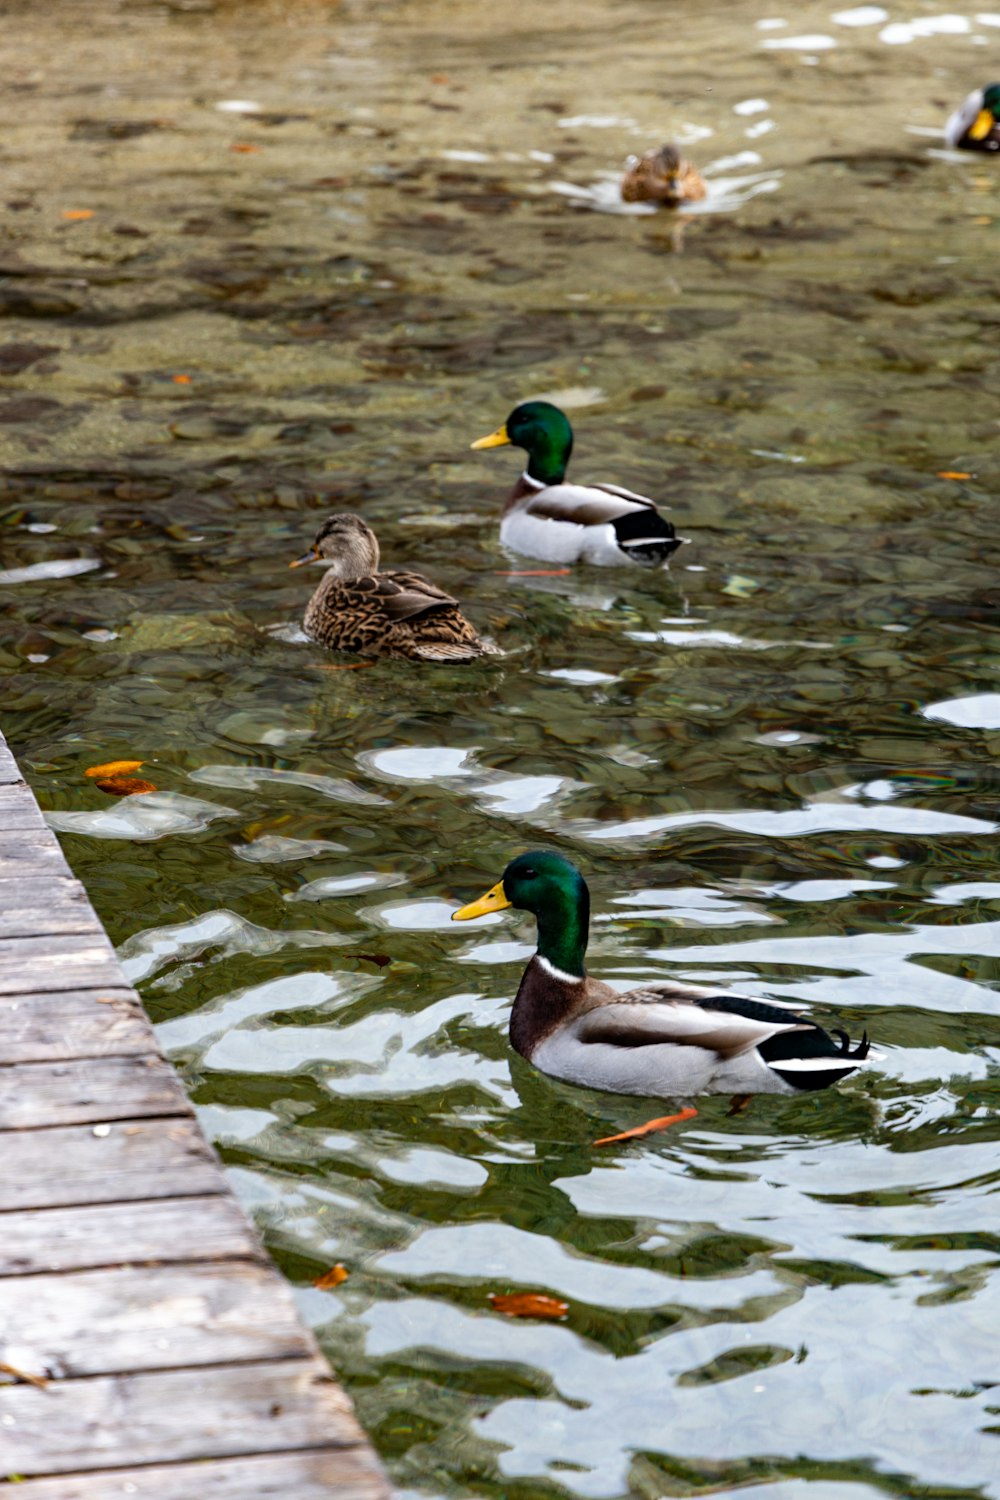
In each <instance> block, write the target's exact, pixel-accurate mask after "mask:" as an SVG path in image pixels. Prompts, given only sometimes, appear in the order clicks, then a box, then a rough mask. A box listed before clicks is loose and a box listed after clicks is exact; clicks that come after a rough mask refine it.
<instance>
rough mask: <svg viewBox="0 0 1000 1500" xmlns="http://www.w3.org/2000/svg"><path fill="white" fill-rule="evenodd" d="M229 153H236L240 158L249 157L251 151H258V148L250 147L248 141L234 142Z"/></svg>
mask: <svg viewBox="0 0 1000 1500" xmlns="http://www.w3.org/2000/svg"><path fill="white" fill-rule="evenodd" d="M229 149H230V151H238V152H239V153H240V155H241V156H249V155H250V154H251V152H253V151H259V150H260V147H259V146H251V144H250V142H249V141H234V142H233V144H232V145H231V146H230V148H229Z"/></svg>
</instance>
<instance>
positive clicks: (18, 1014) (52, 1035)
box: [0, 894, 155, 1063]
mask: <svg viewBox="0 0 1000 1500" xmlns="http://www.w3.org/2000/svg"><path fill="white" fill-rule="evenodd" d="M2 899H3V898H2V894H0V901H2ZM120 983H121V980H119V984H120ZM154 1046H155V1043H154V1042H153V1041H152V1039H151V1032H150V1026H149V1022H148V1021H147V1019H146V1016H145V1012H144V1011H143V1009H142V1006H141V1005H140V1004H139V1000H138V997H137V996H136V995H135V993H134V992H133V991H132V990H125V989H111V988H108V989H98V990H59V991H57V992H56V993H55V994H52V995H18V996H9V997H7V998H5V999H0V1062H3V1063H21V1062H57V1061H58V1060H59V1059H60V1058H69V1057H113V1056H117V1057H125V1056H128V1055H130V1054H135V1053H140V1052H145V1053H148V1052H149V1051H150V1050H151V1048H152V1047H154Z"/></svg>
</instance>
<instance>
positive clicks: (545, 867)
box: [451, 852, 868, 1145]
mask: <svg viewBox="0 0 1000 1500" xmlns="http://www.w3.org/2000/svg"><path fill="white" fill-rule="evenodd" d="M505 906H515V907H517V908H518V909H519V910H521V911H530V912H533V913H534V915H535V917H536V918H537V921H538V951H537V952H536V953H535V955H534V957H533V958H532V959H531V961H530V962H529V964H528V967H527V968H526V969H525V971H524V974H523V976H522V978H521V984H520V988H519V989H518V992H517V997H516V999H515V1000H514V1008H513V1010H512V1011H511V1015H510V1040H511V1045H512V1046H513V1047H514V1048H515V1049H516V1051H518V1052H520V1053H521V1055H522V1057H526V1058H527V1059H528V1061H529V1062H531V1063H534V1065H535V1067H536V1068H541V1070H542V1072H543V1073H551V1074H552V1076H553V1077H554V1078H562V1079H564V1080H565V1081H566V1082H567V1083H576V1084H581V1085H583V1086H584V1087H586V1088H593V1089H606V1090H608V1091H610V1092H612V1093H616V1094H654V1095H656V1094H660V1095H675V1096H676V1095H681V1096H683V1095H691V1094H728V1093H734V1094H797V1093H800V1092H803V1091H806V1090H810V1089H824V1088H826V1087H827V1086H828V1085H829V1084H831V1083H836V1082H838V1080H839V1079H841V1078H846V1077H847V1075H848V1074H849V1073H852V1072H853V1071H854V1070H855V1068H857V1067H858V1066H859V1064H860V1063H862V1062H863V1061H864V1059H865V1058H866V1057H867V1055H868V1037H867V1035H863V1036H862V1038H861V1041H860V1042H859V1043H858V1044H857V1046H856V1047H854V1048H853V1049H852V1047H851V1044H850V1041H849V1040H848V1038H847V1036H846V1035H845V1033H844V1032H842V1031H834V1034H833V1037H831V1036H829V1035H828V1034H827V1032H825V1031H824V1030H823V1028H822V1027H821V1026H817V1025H816V1023H815V1022H814V1021H808V1020H806V1018H805V1017H804V1016H799V1015H796V1014H795V1013H794V1012H793V1011H792V1009H791V1007H788V1008H785V1007H783V1006H779V1005H775V1004H773V1003H767V1002H765V1001H762V1000H754V999H752V998H751V997H750V996H748V995H738V994H731V993H729V992H728V991H727V990H715V989H703V988H701V987H700V986H696V985H690V984H675V983H673V982H670V981H665V982H662V983H657V984H645V985H642V986H640V987H639V988H638V989H634V990H627V991H626V992H625V993H624V994H619V993H618V991H617V990H613V989H612V988H611V986H610V985H607V984H603V983H602V982H601V981H600V980H599V979H590V978H588V976H587V971H586V969H585V968H584V962H583V960H584V954H585V953H586V950H587V929H588V925H589V921H590V893H589V892H588V890H587V884H586V881H585V880H584V878H583V876H582V875H581V874H580V872H579V870H578V869H577V868H576V866H575V865H572V864H570V862H569V860H568V859H564V858H563V857H562V855H561V854H552V853H545V852H533V853H530V854H521V855H519V856H518V858H517V859H514V860H512V861H511V862H510V864H509V865H508V866H507V868H506V870H504V872H503V877H502V879H501V880H500V881H499V882H498V883H497V884H496V885H495V886H493V888H492V890H489V891H487V892H486V894H485V896H480V898H479V900H478V901H473V902H471V903H470V905H468V906H463V907H461V908H460V909H459V910H458V911H456V912H452V917H451V919H452V921H453V922H467V921H468V920H469V919H470V918H472V917H481V916H483V915H484V914H485V913H486V912H491V911H501V910H502V909H503V908H504V907H505ZM834 1037H836V1038H837V1040H836V1041H835V1040H834ZM695 1113H697V1111H695V1110H685V1111H683V1112H682V1113H681V1115H668V1116H667V1117H666V1118H665V1119H663V1120H652V1121H650V1122H649V1123H648V1124H647V1125H641V1126H639V1127H638V1129H636V1130H629V1131H625V1132H624V1133H623V1134H622V1135H620V1136H608V1137H606V1140H605V1141H598V1142H597V1143H596V1144H597V1145H604V1144H606V1141H608V1140H625V1139H627V1138H629V1137H631V1136H635V1135H645V1134H647V1133H648V1132H649V1131H650V1130H653V1129H661V1128H662V1127H663V1126H664V1125H665V1124H672V1123H673V1122H674V1120H677V1119H689V1118H690V1117H691V1115H693V1114H695Z"/></svg>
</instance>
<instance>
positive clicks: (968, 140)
mask: <svg viewBox="0 0 1000 1500" xmlns="http://www.w3.org/2000/svg"><path fill="white" fill-rule="evenodd" d="M944 138H945V140H946V141H947V142H948V145H949V146H960V147H961V148H962V149H963V150H964V151H1000V83H988V84H987V85H986V87H985V88H983V89H973V90H972V93H971V94H970V95H969V97H968V99H966V100H965V102H964V104H960V105H959V107H958V109H956V111H955V113H954V114H953V115H952V116H951V117H950V118H949V120H948V123H947V124H946V125H945V127H944Z"/></svg>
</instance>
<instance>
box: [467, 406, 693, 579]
mask: <svg viewBox="0 0 1000 1500" xmlns="http://www.w3.org/2000/svg"><path fill="white" fill-rule="evenodd" d="M507 443H512V444H514V446H515V447H519V448H523V449H524V450H525V451H526V452H527V454H528V463H527V467H526V468H525V470H524V472H523V473H522V474H521V475H520V477H519V478H518V480H517V482H516V484H515V485H514V488H513V489H512V491H511V493H510V495H509V496H508V497H507V503H506V505H505V507H504V512H503V517H502V519H501V522H500V540H501V542H502V543H503V544H504V546H506V547H510V548H511V549H512V550H513V551H515V552H520V553H522V554H523V555H524V556H525V557H537V558H540V559H541V560H542V561H543V562H549V563H557V564H565V563H575V562H586V563H596V564H597V565H598V566H599V567H617V566H620V565H621V564H622V563H637V564H639V565H640V566H641V567H647V568H658V567H663V566H664V565H665V564H666V563H667V562H668V561H669V559H670V556H671V554H672V553H674V552H676V550H677V548H678V547H679V546H680V545H681V541H682V539H681V538H679V537H678V536H677V535H676V533H675V531H674V528H673V526H672V525H671V523H670V522H669V521H667V520H665V519H664V517H663V516H661V515H660V512H659V510H658V509H657V505H656V501H655V500H650V499H649V498H648V497H647V496H646V495H638V494H636V493H635V491H634V490H627V489H624V488H622V486H620V485H615V484H571V483H568V482H567V480H566V468H567V465H568V464H569V459H570V455H571V453H572V451H573V429H572V428H571V426H570V423H569V420H568V418H567V417H566V414H565V413H564V412H562V411H560V410H559V408H558V407H557V406H553V405H552V404H551V402H549V401H525V402H522V404H521V405H520V406H517V407H515V408H514V410H513V411H512V412H511V414H510V416H509V417H508V418H507V421H506V422H505V423H504V425H503V426H502V427H500V428H498V429H497V431H496V432H493V433H490V435H489V436H488V437H484V438H480V439H479V440H478V441H477V442H475V443H473V444H472V446H473V448H499V447H501V446H503V445H504V444H507Z"/></svg>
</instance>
